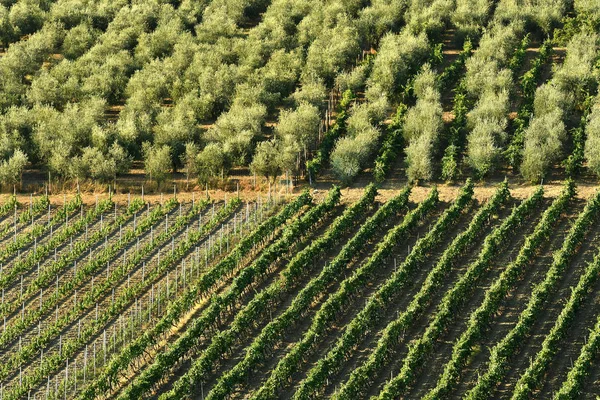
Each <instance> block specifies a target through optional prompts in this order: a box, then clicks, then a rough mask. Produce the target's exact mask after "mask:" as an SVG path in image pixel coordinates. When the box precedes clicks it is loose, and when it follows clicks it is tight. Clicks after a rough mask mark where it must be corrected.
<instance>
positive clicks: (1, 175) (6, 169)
mask: <svg viewBox="0 0 600 400" xmlns="http://www.w3.org/2000/svg"><path fill="white" fill-rule="evenodd" d="M27 162H28V158H27V154H25V153H24V152H23V151H21V150H19V149H17V150H15V152H14V153H13V155H12V156H11V157H10V158H9V159H8V160H4V161H2V163H0V182H2V183H3V184H5V185H6V184H8V185H15V184H18V183H20V182H21V176H22V174H23V169H24V168H25V166H26V165H27Z"/></svg>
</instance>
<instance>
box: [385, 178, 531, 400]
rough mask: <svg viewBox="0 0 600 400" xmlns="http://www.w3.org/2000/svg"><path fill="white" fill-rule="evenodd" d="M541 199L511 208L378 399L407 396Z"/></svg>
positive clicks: (445, 297)
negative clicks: (437, 345) (459, 311)
mask: <svg viewBox="0 0 600 400" xmlns="http://www.w3.org/2000/svg"><path fill="white" fill-rule="evenodd" d="M542 198H543V190H542V189H541V188H540V189H539V190H537V191H536V192H535V193H534V194H533V195H531V196H530V197H529V198H528V199H526V200H524V201H523V202H522V203H521V204H520V205H519V206H518V207H516V208H514V209H513V210H512V213H511V214H510V216H509V217H508V218H506V219H505V220H504V221H503V222H502V224H501V225H500V226H498V227H496V228H495V229H494V230H493V231H492V233H491V234H490V235H488V236H487V237H486V238H485V241H484V243H483V247H482V249H481V251H480V252H479V255H478V256H477V259H476V260H475V261H473V262H472V263H471V264H469V266H468V267H467V269H466V271H465V273H464V274H462V275H461V277H460V278H459V280H458V281H456V283H455V284H454V286H453V287H452V288H451V289H450V290H449V291H448V292H446V293H445V294H444V297H443V298H442V299H441V301H440V303H439V305H438V307H437V310H436V312H435V314H434V317H433V318H432V319H431V321H430V323H429V324H428V326H427V328H426V329H425V332H424V333H423V335H422V336H420V337H419V338H418V339H417V340H416V341H415V342H413V343H414V344H413V346H411V347H410V348H409V351H408V354H407V355H406V356H405V358H404V360H403V361H402V366H401V367H400V371H399V373H398V374H397V375H396V376H394V377H393V378H392V379H391V380H389V381H388V382H387V383H386V384H385V385H384V387H383V389H382V390H381V392H380V393H379V396H378V398H379V399H381V400H384V399H392V398H398V397H399V396H401V395H402V394H404V393H405V392H406V390H407V388H408V385H409V384H410V383H412V382H413V381H414V378H415V376H416V371H417V370H419V369H422V368H423V367H424V365H425V363H424V361H425V359H426V357H427V356H428V355H429V354H431V352H432V351H433V348H434V344H435V343H436V342H437V340H438V338H439V336H440V335H441V334H442V333H443V332H445V331H446V330H447V327H448V326H449V325H450V324H451V323H453V322H454V317H455V315H456V310H457V309H458V308H459V307H461V306H462V305H463V304H464V303H465V300H466V299H467V298H469V294H470V293H472V291H473V290H474V289H475V287H476V285H477V282H478V281H479V279H480V278H481V276H482V275H483V274H484V273H485V272H486V271H487V270H488V269H489V268H490V267H491V264H492V261H493V260H494V259H495V258H496V257H497V254H498V252H499V251H501V250H502V249H503V248H504V247H505V246H506V244H507V242H508V241H509V240H510V239H511V238H512V237H513V232H514V229H515V228H517V227H519V226H520V225H521V224H523V222H524V218H525V216H527V215H530V214H531V213H532V212H533V211H534V210H535V209H536V208H537V207H538V206H539V204H540V203H541V201H542Z"/></svg>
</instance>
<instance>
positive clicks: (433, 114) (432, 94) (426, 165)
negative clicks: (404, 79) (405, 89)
mask: <svg viewBox="0 0 600 400" xmlns="http://www.w3.org/2000/svg"><path fill="white" fill-rule="evenodd" d="M436 86H437V80H436V79H435V76H434V75H433V74H432V72H431V71H430V70H428V69H427V68H425V69H424V70H423V71H422V72H421V74H420V75H418V76H417V78H416V79H415V94H418V98H417V103H416V104H415V106H414V107H412V108H410V109H409V110H408V111H407V112H406V117H405V120H404V129H403V135H404V140H405V141H406V142H407V143H408V145H407V147H406V149H405V152H406V164H407V169H406V174H407V176H408V179H409V181H417V180H429V179H432V178H433V175H434V168H435V165H434V159H435V151H436V148H437V144H438V142H439V139H440V135H441V133H442V128H443V121H442V105H441V102H440V93H439V91H438V90H437V87H436Z"/></svg>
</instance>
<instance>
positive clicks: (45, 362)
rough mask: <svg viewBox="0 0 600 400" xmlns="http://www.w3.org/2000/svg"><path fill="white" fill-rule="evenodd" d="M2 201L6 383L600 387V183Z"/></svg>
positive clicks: (251, 388)
mask: <svg viewBox="0 0 600 400" xmlns="http://www.w3.org/2000/svg"><path fill="white" fill-rule="evenodd" d="M575 191H576V187H575V186H574V185H573V184H566V185H565V186H564V187H563V188H562V190H561V192H560V193H558V194H556V195H552V196H548V195H547V194H546V195H545V193H544V189H543V188H542V187H539V188H534V189H532V190H531V191H530V193H529V194H528V195H527V196H526V197H524V198H523V197H515V196H513V195H512V194H511V191H510V190H509V188H508V185H506V184H505V183H503V184H499V185H498V186H497V187H496V189H495V190H494V191H493V192H492V193H490V195H489V196H487V197H485V198H481V196H480V198H479V199H476V198H475V196H474V187H473V184H472V183H471V182H467V184H465V185H464V186H463V187H462V188H460V189H459V190H458V191H457V193H456V196H455V197H454V198H453V199H452V200H450V201H441V200H440V199H439V193H438V191H437V188H435V187H434V188H432V189H430V190H429V191H428V193H427V195H426V196H418V197H419V200H418V201H414V200H411V199H414V196H411V188H410V187H406V188H404V189H401V190H398V191H397V192H396V194H395V195H394V196H390V197H387V196H386V197H387V198H386V199H385V200H384V201H382V198H381V196H378V194H377V189H376V188H375V187H374V186H369V187H367V188H366V189H365V190H364V191H363V194H362V195H361V196H360V197H359V198H358V199H356V200H349V199H345V198H344V197H343V196H341V194H340V191H339V189H337V188H333V189H331V190H330V191H329V192H328V193H327V194H326V195H325V196H321V197H322V199H320V200H315V199H312V196H311V195H309V194H308V193H303V194H300V195H298V196H296V197H295V198H293V199H290V201H288V202H286V203H280V204H276V203H272V202H268V201H266V200H265V199H261V198H260V197H259V198H258V201H254V202H242V201H240V200H238V199H237V198H235V197H234V198H232V199H229V200H228V201H227V203H225V202H223V201H211V200H209V199H206V198H205V197H203V196H202V197H201V196H197V197H196V196H195V198H194V201H193V202H179V201H178V200H177V199H176V198H173V197H170V198H167V197H165V198H164V199H163V203H162V204H160V203H157V204H150V203H147V202H144V201H142V200H141V199H139V198H132V199H131V200H130V201H129V203H128V204H127V203H124V204H120V205H118V204H116V203H113V201H112V200H111V199H106V198H104V199H100V200H99V201H98V203H97V204H90V205H87V206H84V205H83V204H82V202H81V200H80V197H75V198H74V199H72V200H70V201H68V202H67V203H66V205H61V206H58V207H56V206H53V205H52V204H50V203H49V201H48V199H47V198H46V197H45V196H42V197H38V198H33V199H32V202H31V203H29V204H20V203H17V202H16V201H12V202H7V203H5V205H3V206H2V210H1V211H2V222H0V226H1V227H2V228H1V229H2V234H1V235H2V236H1V240H2V243H1V246H2V251H1V261H2V275H1V277H0V285H1V286H2V305H1V310H0V312H2V316H3V319H4V328H3V329H2V333H1V335H0V359H1V360H2V363H1V365H2V367H1V369H0V374H1V382H2V389H1V390H2V396H3V398H7V399H13V398H24V397H28V398H38V399H42V398H43V399H45V398H65V397H66V398H82V399H88V398H123V399H124V398H155V397H156V398H158V397H160V398H161V399H167V398H168V399H180V398H186V397H191V398H211V399H216V398H253V399H266V398H272V399H279V398H295V399H305V398H323V397H325V396H327V397H333V398H335V399H346V398H348V399H353V398H367V397H370V396H377V397H379V398H381V399H388V398H389V399H392V398H411V399H412V398H428V399H438V398H469V399H487V398H514V399H524V398H558V399H563V398H565V399H568V398H572V399H580V398H594V395H595V394H597V393H598V392H599V390H600V368H599V366H600V364H599V363H598V359H597V349H598V340H599V338H598V334H599V331H598V328H599V326H598V324H597V321H598V317H599V313H598V310H599V307H598V302H599V301H600V286H599V285H600V282H598V277H599V276H600V255H598V254H599V253H598V250H597V248H598V241H599V240H600V236H599V235H600V232H599V231H598V230H597V226H598V219H599V218H600V212H599V210H598V209H599V208H600V195H599V194H593V195H591V196H589V197H588V198H582V197H580V196H577V195H576V192H575Z"/></svg>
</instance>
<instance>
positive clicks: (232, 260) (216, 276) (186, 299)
mask: <svg viewBox="0 0 600 400" xmlns="http://www.w3.org/2000/svg"><path fill="white" fill-rule="evenodd" d="M311 201H312V199H311V197H310V195H308V194H307V193H306V192H304V193H303V194H301V195H300V196H298V197H297V198H296V199H295V200H294V201H292V202H290V203H289V204H287V205H286V206H285V207H284V208H283V209H282V210H281V211H280V212H279V213H277V214H276V215H274V216H272V217H270V218H269V219H267V220H266V221H265V222H263V223H262V224H260V225H259V226H258V227H257V228H255V229H254V230H253V231H252V232H250V233H249V234H248V235H246V236H244V238H243V239H242V240H241V241H240V242H239V243H238V244H237V245H236V247H235V248H234V249H233V250H232V251H231V253H229V254H228V255H227V256H226V257H225V258H223V259H222V260H221V261H219V262H218V263H217V264H216V265H215V266H213V267H212V268H211V269H210V270H208V271H207V272H206V273H204V274H202V275H201V277H200V279H199V280H198V282H197V283H196V284H195V285H193V286H192V287H191V288H190V289H189V290H188V291H187V292H186V293H185V294H184V295H183V296H180V297H179V298H178V299H177V300H176V302H175V303H174V304H173V305H172V306H171V307H170V308H169V309H168V311H167V313H166V314H165V315H164V316H163V317H162V318H161V319H160V321H159V322H158V323H157V324H155V325H154V326H153V327H152V328H151V329H149V330H147V331H146V332H144V334H143V335H142V336H140V337H139V338H138V339H136V340H135V341H134V342H132V343H129V344H128V345H127V346H125V348H123V349H122V351H121V352H120V353H118V354H117V355H115V356H114V357H113V358H112V359H111V360H110V363H109V365H108V366H107V368H105V370H104V371H103V372H102V373H101V374H100V376H98V377H97V379H95V380H94V382H93V383H92V384H91V385H89V386H88V387H87V388H86V390H85V391H84V393H83V394H82V398H89V397H93V396H94V395H95V394H98V393H102V392H104V391H106V390H108V388H109V387H110V386H111V385H112V382H113V381H114V380H115V379H118V376H119V373H120V372H121V371H123V370H125V369H126V368H128V366H129V364H130V363H131V362H132V361H133V360H135V358H136V357H138V356H140V355H142V354H143V353H144V350H145V349H146V347H148V346H150V345H151V344H152V343H154V342H155V340H156V338H158V337H159V336H160V335H161V334H162V333H164V332H166V331H167V330H168V329H170V328H171V326H172V324H173V322H174V321H177V320H178V319H179V318H180V317H181V316H182V315H183V313H184V312H185V311H186V310H187V309H188V308H189V307H191V306H192V305H193V304H195V302H196V300H197V297H198V296H199V295H201V294H203V293H204V292H206V291H208V290H209V289H210V288H211V287H213V286H214V285H215V284H216V283H218V282H219V280H220V279H221V278H222V277H224V276H227V275H228V274H229V273H231V271H233V270H234V269H235V268H236V266H237V263H238V262H239V261H240V260H241V259H242V258H243V257H244V256H246V255H247V254H249V253H250V252H251V251H252V249H253V248H254V247H255V246H256V245H258V244H260V242H261V241H263V240H264V239H265V238H266V237H268V236H269V235H271V234H273V233H274V232H275V230H276V229H277V228H278V227H279V226H281V225H282V224H283V223H285V222H286V221H287V220H288V219H289V218H291V217H292V216H293V215H294V214H295V213H296V212H298V210H299V209H300V208H301V207H303V206H304V205H306V204H307V203H310V202H311Z"/></svg>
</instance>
